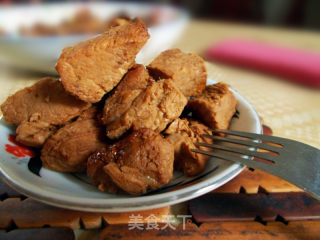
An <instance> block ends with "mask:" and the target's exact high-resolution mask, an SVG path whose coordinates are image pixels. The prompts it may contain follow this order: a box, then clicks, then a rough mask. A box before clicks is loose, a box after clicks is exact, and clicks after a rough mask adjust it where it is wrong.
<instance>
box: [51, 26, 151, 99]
mask: <svg viewBox="0 0 320 240" xmlns="http://www.w3.org/2000/svg"><path fill="white" fill-rule="evenodd" d="M148 38H149V34H148V30H147V27H146V25H145V24H144V23H143V22H142V21H135V22H129V23H128V24H124V25H121V26H117V27H112V28H109V29H108V30H107V31H106V32H104V33H103V34H101V35H99V36H98V37H96V38H93V39H90V40H88V41H85V42H81V43H78V44H76V45H75V46H73V47H67V48H65V49H64V50H63V52H62V54H61V56H60V58H59V60H58V63H57V65H56V69H57V71H58V73H59V74H60V76H61V80H62V84H63V86H64V87H65V89H66V90H67V91H68V92H69V93H71V94H72V95H75V96H77V97H78V98H79V99H81V100H83V101H86V102H92V103H94V102H98V101H100V99H101V98H102V97H103V95H104V94H105V93H107V92H109V91H110V90H111V89H113V88H114V87H115V86H116V85H117V84H118V82H119V81H120V80H121V78H122V77H123V75H124V74H125V73H126V72H127V71H128V69H129V68H130V67H131V66H132V65H133V64H134V60H135V57H136V55H137V53H138V52H139V50H140V49H141V48H142V46H143V45H144V44H145V43H146V41H147V40H148Z"/></svg>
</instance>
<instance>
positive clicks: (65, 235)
mask: <svg viewBox="0 0 320 240" xmlns="http://www.w3.org/2000/svg"><path fill="white" fill-rule="evenodd" d="M0 239H2V240H13V239H14V240H43V239H46V240H60V239H63V240H74V239H75V236H74V233H73V231H72V229H70V228H33V229H16V230H13V231H10V232H0Z"/></svg>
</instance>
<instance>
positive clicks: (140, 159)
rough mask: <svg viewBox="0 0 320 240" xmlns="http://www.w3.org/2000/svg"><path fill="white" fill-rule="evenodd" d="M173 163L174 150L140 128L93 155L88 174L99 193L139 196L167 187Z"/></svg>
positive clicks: (148, 131)
mask: <svg viewBox="0 0 320 240" xmlns="http://www.w3.org/2000/svg"><path fill="white" fill-rule="evenodd" d="M173 160H174V149H173V146H172V145H171V144H170V143H169V142H168V141H167V140H166V139H164V138H163V137H162V136H161V135H160V134H158V133H156V132H154V131H152V130H150V129H145V128H142V129H139V130H138V131H134V132H132V133H131V134H130V135H129V136H127V137H126V138H124V139H122V140H120V141H119V142H117V143H115V144H113V145H107V146H105V147H103V148H102V149H100V150H98V151H97V152H95V153H94V154H92V155H91V156H90V157H89V159H88V162H87V174H88V176H89V178H90V179H91V182H92V183H93V184H95V185H97V186H98V188H99V189H100V190H101V191H106V192H111V193H115V192H117V188H119V189H121V190H123V191H125V192H128V193H130V194H139V193H145V192H146V191H147V189H149V188H150V189H156V188H159V187H161V186H162V185H164V184H167V183H169V181H170V180H171V179H172V177H173Z"/></svg>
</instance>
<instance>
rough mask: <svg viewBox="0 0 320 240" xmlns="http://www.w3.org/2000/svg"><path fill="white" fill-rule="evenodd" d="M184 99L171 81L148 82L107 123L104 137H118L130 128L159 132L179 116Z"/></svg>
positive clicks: (183, 105)
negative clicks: (123, 109) (124, 109)
mask: <svg viewBox="0 0 320 240" xmlns="http://www.w3.org/2000/svg"><path fill="white" fill-rule="evenodd" d="M186 102H187V99H186V97H185V96H184V95H183V94H182V92H181V91H180V90H179V89H178V88H177V87H176V86H175V85H174V84H173V82H172V81H171V80H160V81H158V82H151V84H150V85H149V86H148V87H147V88H146V89H145V90H144V91H143V92H141V93H140V95H139V96H138V97H137V98H136V99H135V100H134V101H133V103H132V105H131V107H130V108H129V109H128V110H127V111H126V112H125V113H124V114H123V115H121V116H120V117H119V118H118V119H116V120H114V121H113V122H112V123H111V124H109V125H107V136H108V137H109V138H111V139H115V138H119V137H120V136H122V135H123V134H124V133H125V132H126V131H127V130H129V129H130V128H133V129H134V130H137V129H140V128H149V129H152V130H154V131H155V132H161V131H162V130H164V129H165V128H166V126H167V125H168V124H169V123H171V122H172V121H173V120H175V119H176V118H178V117H179V116H180V114H181V113H182V111H183V109H184V107H185V105H186Z"/></svg>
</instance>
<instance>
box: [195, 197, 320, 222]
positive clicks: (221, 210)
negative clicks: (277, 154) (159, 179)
mask: <svg viewBox="0 0 320 240" xmlns="http://www.w3.org/2000/svg"><path fill="white" fill-rule="evenodd" d="M189 209H190V212H191V214H192V216H193V218H194V220H195V221H196V222H198V223H204V222H218V221H222V222H223V221H255V220H256V221H260V222H268V221H282V222H284V223H287V222H289V221H297V220H320V201H318V200H316V199H314V198H313V197H311V196H309V195H308V194H306V193H270V194H265V193H259V194H243V193H240V194H233V193H211V194H206V195H204V196H201V197H199V198H196V199H193V200H191V201H190V202H189Z"/></svg>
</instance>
